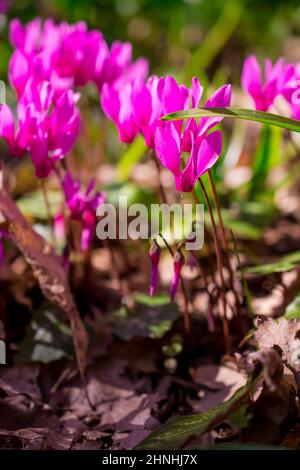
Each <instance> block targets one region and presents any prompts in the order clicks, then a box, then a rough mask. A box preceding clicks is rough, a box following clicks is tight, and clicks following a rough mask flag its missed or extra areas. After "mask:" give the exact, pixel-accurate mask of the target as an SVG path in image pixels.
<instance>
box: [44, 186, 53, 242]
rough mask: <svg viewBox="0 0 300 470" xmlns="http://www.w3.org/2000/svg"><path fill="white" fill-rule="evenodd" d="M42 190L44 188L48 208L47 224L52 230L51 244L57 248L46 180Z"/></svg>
mask: <svg viewBox="0 0 300 470" xmlns="http://www.w3.org/2000/svg"><path fill="white" fill-rule="evenodd" d="M41 188H42V193H43V199H44V203H45V207H46V214H47V222H48V225H49V229H50V234H51V242H52V245H53V246H55V237H54V232H53V226H52V214H51V205H50V201H49V197H48V191H47V187H46V184H45V180H43V179H42V180H41Z"/></svg>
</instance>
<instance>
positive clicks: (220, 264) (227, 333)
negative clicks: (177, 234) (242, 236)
mask: <svg viewBox="0 0 300 470" xmlns="http://www.w3.org/2000/svg"><path fill="white" fill-rule="evenodd" d="M199 183H200V186H201V189H202V192H203V196H204V199H205V202H206V205H207V208H208V212H209V216H210V219H211V225H212V234H213V240H214V245H215V251H216V258H217V266H218V271H219V274H220V279H221V301H222V306H223V316H222V323H223V334H224V340H225V345H226V352H227V354H231V350H232V345H231V336H230V330H229V322H228V318H227V304H226V289H225V281H224V276H223V258H222V250H221V246H220V243H219V239H218V233H217V228H216V223H215V219H214V215H213V212H212V208H211V204H210V202H209V198H208V195H207V191H206V189H205V186H204V184H203V183H202V181H201V179H200V178H199Z"/></svg>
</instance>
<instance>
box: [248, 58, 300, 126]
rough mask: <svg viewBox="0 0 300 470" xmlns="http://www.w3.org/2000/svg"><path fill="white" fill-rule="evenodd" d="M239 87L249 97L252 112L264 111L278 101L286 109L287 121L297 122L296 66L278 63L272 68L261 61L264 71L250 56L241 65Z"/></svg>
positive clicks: (299, 77)
mask: <svg viewBox="0 0 300 470" xmlns="http://www.w3.org/2000/svg"><path fill="white" fill-rule="evenodd" d="M242 87H243V89H244V90H245V91H246V92H247V93H249V95H250V96H251V97H252V99H253V102H254V105H255V108H256V109H257V110H260V111H268V110H269V109H270V108H271V106H273V105H275V100H276V98H278V97H280V96H281V97H282V98H284V99H285V100H286V102H287V103H288V105H289V107H290V114H291V117H293V118H294V119H300V106H299V104H300V94H299V91H300V68H299V65H298V64H288V63H285V62H284V60H283V59H278V60H277V61H276V62H275V64H274V65H273V64H272V62H271V60H270V59H266V60H265V64H264V70H261V67H260V65H259V62H258V60H257V58H256V57H255V56H254V55H251V56H249V57H248V58H247V59H246V60H245V62H244V65H243V70H242Z"/></svg>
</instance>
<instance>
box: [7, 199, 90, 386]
mask: <svg viewBox="0 0 300 470" xmlns="http://www.w3.org/2000/svg"><path fill="white" fill-rule="evenodd" d="M0 211H1V212H2V214H3V215H4V217H5V219H6V220H7V222H8V227H9V231H10V233H11V235H12V237H13V239H14V241H15V242H16V244H17V245H18V247H19V249H20V251H21V252H22V253H23V255H24V257H25V259H26V261H27V262H28V264H29V265H30V266H31V268H32V271H33V275H34V277H35V278H36V280H37V281H38V283H39V286H40V288H41V290H42V292H43V294H44V296H45V297H46V298H47V299H48V300H50V301H51V302H53V303H54V304H55V305H57V306H58V307H60V308H61V309H62V310H63V312H64V313H65V314H66V315H67V317H68V319H69V321H70V325H71V328H72V331H73V341H74V347H75V353H76V358H77V364H78V369H79V372H80V374H81V376H82V377H83V375H84V370H85V364H86V352H87V346H88V336H87V332H86V330H85V327H84V325H83V322H82V320H81V318H80V315H79V312H78V310H77V308H76V305H75V302H74V299H73V296H72V293H71V290H70V287H69V284H68V281H67V277H66V274H65V271H64V269H63V267H62V265H61V263H60V261H59V259H58V258H57V257H56V255H55V253H54V251H53V248H52V247H51V245H49V243H47V242H46V240H44V239H43V238H42V237H41V236H40V235H39V234H37V233H36V232H35V231H34V230H33V229H32V227H31V225H30V224H29V223H28V222H27V220H26V219H25V217H24V216H23V215H22V213H21V212H20V210H19V209H18V207H17V205H16V203H15V202H14V201H13V200H12V198H11V197H10V196H9V195H8V194H7V193H6V192H5V191H4V190H2V191H1V192H0Z"/></svg>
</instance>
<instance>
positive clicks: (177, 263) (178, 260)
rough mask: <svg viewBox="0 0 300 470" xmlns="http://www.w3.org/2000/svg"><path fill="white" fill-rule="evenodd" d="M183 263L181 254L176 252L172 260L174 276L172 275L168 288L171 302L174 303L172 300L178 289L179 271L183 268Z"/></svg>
mask: <svg viewBox="0 0 300 470" xmlns="http://www.w3.org/2000/svg"><path fill="white" fill-rule="evenodd" d="M184 263H185V259H184V256H183V254H182V253H181V251H176V253H175V255H174V260H173V267H174V275H173V279H172V282H171V287H170V298H171V302H173V301H174V298H175V295H176V292H177V289H178V285H179V281H180V274H181V270H182V268H183V266H184Z"/></svg>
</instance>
